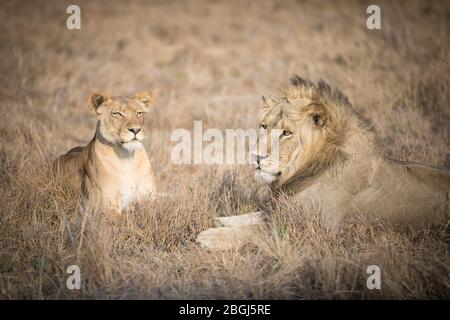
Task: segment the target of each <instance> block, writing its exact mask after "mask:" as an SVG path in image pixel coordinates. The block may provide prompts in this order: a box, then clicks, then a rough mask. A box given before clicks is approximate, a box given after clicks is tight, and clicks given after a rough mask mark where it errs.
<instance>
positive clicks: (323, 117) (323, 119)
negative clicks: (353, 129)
mask: <svg viewBox="0 0 450 320" xmlns="http://www.w3.org/2000/svg"><path fill="white" fill-rule="evenodd" d="M310 116H311V119H312V123H313V125H314V127H316V128H322V127H324V126H325V125H326V124H327V122H328V115H327V112H326V110H325V109H323V108H315V110H314V111H313V112H311V115H310Z"/></svg>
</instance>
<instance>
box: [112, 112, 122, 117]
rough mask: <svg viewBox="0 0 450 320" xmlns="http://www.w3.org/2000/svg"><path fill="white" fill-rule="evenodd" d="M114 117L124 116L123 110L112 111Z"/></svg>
mask: <svg viewBox="0 0 450 320" xmlns="http://www.w3.org/2000/svg"><path fill="white" fill-rule="evenodd" d="M111 114H112V115H113V116H114V117H122V116H123V115H122V112H113V113H111Z"/></svg>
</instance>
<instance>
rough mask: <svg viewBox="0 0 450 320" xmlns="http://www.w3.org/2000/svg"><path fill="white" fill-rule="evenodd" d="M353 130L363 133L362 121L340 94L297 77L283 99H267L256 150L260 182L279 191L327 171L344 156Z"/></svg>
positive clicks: (264, 104)
mask: <svg viewBox="0 0 450 320" xmlns="http://www.w3.org/2000/svg"><path fill="white" fill-rule="evenodd" d="M350 127H354V128H359V127H360V123H359V119H358V117H357V116H356V114H355V113H354V111H353V109H352V107H351V105H350V103H349V101H348V99H347V98H346V97H345V96H344V95H343V94H342V93H341V92H340V91H338V90H333V89H331V88H330V86H329V85H328V84H326V83H325V82H323V81H320V82H318V83H317V84H315V83H313V82H311V81H309V80H305V79H302V78H300V77H298V76H295V77H293V78H292V79H291V82H290V84H289V85H287V86H285V87H284V88H283V89H282V90H281V95H280V96H279V97H277V98H275V99H273V98H268V97H263V101H262V116H261V118H260V129H261V130H260V132H261V134H260V136H259V138H258V143H257V144H256V146H255V147H254V148H253V151H252V153H253V155H254V159H255V161H256V162H257V165H256V169H255V178H256V180H258V181H260V182H263V183H266V184H271V185H275V186H278V187H280V186H284V185H287V184H289V183H290V182H292V181H293V180H294V179H297V180H299V179H300V180H301V179H307V178H309V177H311V176H312V175H314V174H315V173H317V172H318V171H320V170H323V169H326V168H328V167H329V166H331V165H333V164H334V163H335V162H336V161H337V160H338V159H341V158H342V157H343V156H344V155H343V153H342V149H341V146H342V144H343V142H344V139H345V135H346V132H348V130H350V129H349V128H350Z"/></svg>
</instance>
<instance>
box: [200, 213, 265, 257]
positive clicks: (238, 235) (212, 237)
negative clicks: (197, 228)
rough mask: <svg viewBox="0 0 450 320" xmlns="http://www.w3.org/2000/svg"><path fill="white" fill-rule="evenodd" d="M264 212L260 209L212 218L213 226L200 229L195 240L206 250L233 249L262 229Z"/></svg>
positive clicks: (256, 234) (249, 239)
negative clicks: (203, 229)
mask: <svg viewBox="0 0 450 320" xmlns="http://www.w3.org/2000/svg"><path fill="white" fill-rule="evenodd" d="M264 218H265V214H264V213H263V212H261V211H257V212H253V213H249V214H243V215H238V216H230V217H221V218H215V219H214V225H215V228H210V229H208V230H205V231H202V232H200V233H199V234H198V236H197V238H196V239H195V241H196V242H197V243H199V244H200V246H201V247H202V248H205V249H208V250H218V251H224V250H233V249H238V248H240V247H242V246H243V245H245V244H247V243H249V242H250V241H251V240H252V239H255V238H257V236H258V235H259V234H260V233H261V231H262V226H263V225H264V222H265V219H264Z"/></svg>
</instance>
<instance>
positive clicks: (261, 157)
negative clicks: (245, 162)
mask: <svg viewBox="0 0 450 320" xmlns="http://www.w3.org/2000/svg"><path fill="white" fill-rule="evenodd" d="M267 157H268V156H260V155H257V156H256V163H257V164H258V165H259V163H260V162H261V160H264V159H266V158H267Z"/></svg>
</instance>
